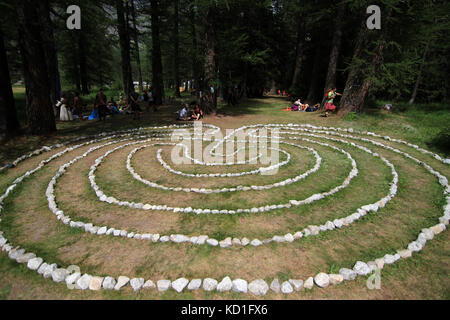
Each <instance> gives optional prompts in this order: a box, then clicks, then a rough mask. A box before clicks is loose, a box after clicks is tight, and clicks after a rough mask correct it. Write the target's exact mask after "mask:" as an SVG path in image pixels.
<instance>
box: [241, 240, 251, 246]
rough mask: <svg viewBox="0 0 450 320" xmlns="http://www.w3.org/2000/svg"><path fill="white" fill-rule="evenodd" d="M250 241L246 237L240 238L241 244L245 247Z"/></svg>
mask: <svg viewBox="0 0 450 320" xmlns="http://www.w3.org/2000/svg"><path fill="white" fill-rule="evenodd" d="M249 243H250V240H248V239H247V238H242V240H241V244H242V245H243V246H244V247H245V246H246V245H248V244H249Z"/></svg>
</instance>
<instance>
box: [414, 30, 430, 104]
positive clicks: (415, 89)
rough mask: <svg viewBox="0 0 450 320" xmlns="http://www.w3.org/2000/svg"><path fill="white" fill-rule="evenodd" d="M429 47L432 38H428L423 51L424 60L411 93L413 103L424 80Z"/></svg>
mask: <svg viewBox="0 0 450 320" xmlns="http://www.w3.org/2000/svg"><path fill="white" fill-rule="evenodd" d="M429 48H430V39H428V41H427V45H426V47H425V51H424V52H423V58H422V62H421V63H420V69H419V74H418V75H417V80H416V84H415V85H414V90H413V92H412V94H411V99H410V100H409V104H413V103H414V100H416V96H417V91H418V90H419V85H420V81H421V80H422V71H423V67H424V65H425V62H426V58H427V54H428V49H429Z"/></svg>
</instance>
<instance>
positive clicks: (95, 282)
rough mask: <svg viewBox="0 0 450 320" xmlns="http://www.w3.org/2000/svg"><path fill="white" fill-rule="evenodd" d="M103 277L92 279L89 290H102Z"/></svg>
mask: <svg viewBox="0 0 450 320" xmlns="http://www.w3.org/2000/svg"><path fill="white" fill-rule="evenodd" d="M102 283H103V277H92V278H91V281H90V282H89V290H92V291H98V290H100V289H101V288H102Z"/></svg>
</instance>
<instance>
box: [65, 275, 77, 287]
mask: <svg viewBox="0 0 450 320" xmlns="http://www.w3.org/2000/svg"><path fill="white" fill-rule="evenodd" d="M80 278H81V273H79V272H75V273H72V274H71V275H68V276H67V277H66V280H65V281H66V284H67V285H73V284H74V283H76V282H77V281H78V279H80Z"/></svg>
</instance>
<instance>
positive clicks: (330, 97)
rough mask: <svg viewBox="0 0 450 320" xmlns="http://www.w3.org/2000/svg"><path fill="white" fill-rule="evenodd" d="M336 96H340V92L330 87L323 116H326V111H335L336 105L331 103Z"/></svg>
mask: <svg viewBox="0 0 450 320" xmlns="http://www.w3.org/2000/svg"><path fill="white" fill-rule="evenodd" d="M336 96H342V94H340V93H337V92H336V88H332V89H331V90H329V91H328V92H327V95H326V97H327V104H326V107H325V110H326V111H325V117H328V111H335V110H336V106H335V105H334V104H333V101H334V99H335V98H336Z"/></svg>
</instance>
